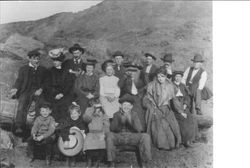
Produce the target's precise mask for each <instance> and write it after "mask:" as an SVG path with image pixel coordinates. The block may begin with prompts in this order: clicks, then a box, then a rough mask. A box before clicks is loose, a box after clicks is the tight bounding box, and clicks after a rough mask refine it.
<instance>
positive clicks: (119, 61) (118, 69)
mask: <svg viewBox="0 0 250 168" xmlns="http://www.w3.org/2000/svg"><path fill="white" fill-rule="evenodd" d="M113 58H114V60H115V65H114V70H115V76H116V77H117V78H119V79H121V78H122V77H123V76H124V75H125V72H126V70H125V68H124V66H123V61H124V55H123V54H122V52H121V51H116V52H115V53H114V54H113Z"/></svg>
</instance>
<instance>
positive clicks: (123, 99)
mask: <svg viewBox="0 0 250 168" xmlns="http://www.w3.org/2000/svg"><path fill="white" fill-rule="evenodd" d="M124 102H129V103H131V104H134V103H135V100H134V98H133V96H131V95H129V94H125V95H124V96H122V97H121V98H120V99H119V103H120V104H122V103H124Z"/></svg>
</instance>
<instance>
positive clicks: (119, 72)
mask: <svg viewBox="0 0 250 168" xmlns="http://www.w3.org/2000/svg"><path fill="white" fill-rule="evenodd" d="M114 71H115V76H116V77H117V78H119V79H121V78H122V77H123V76H124V75H125V73H126V69H125V67H124V66H123V65H121V66H120V70H118V65H117V64H116V65H115V66H114Z"/></svg>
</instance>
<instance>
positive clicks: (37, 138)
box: [36, 135, 44, 141]
mask: <svg viewBox="0 0 250 168" xmlns="http://www.w3.org/2000/svg"><path fill="white" fill-rule="evenodd" d="M43 138H44V137H43V136H42V135H40V136H38V137H36V140H37V141H41V140H43Z"/></svg>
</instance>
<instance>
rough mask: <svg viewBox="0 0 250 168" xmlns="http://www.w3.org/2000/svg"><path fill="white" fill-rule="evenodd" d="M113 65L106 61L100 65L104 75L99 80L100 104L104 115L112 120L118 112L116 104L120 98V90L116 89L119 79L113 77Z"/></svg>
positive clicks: (117, 104)
mask: <svg viewBox="0 0 250 168" xmlns="http://www.w3.org/2000/svg"><path fill="white" fill-rule="evenodd" d="M113 65H114V63H113V61H112V60H107V61H105V62H104V63H103V64H102V70H103V71H105V73H106V75H105V76H103V77H101V78H100V80H99V81H100V102H101V104H102V106H103V109H104V112H105V114H107V116H108V118H110V119H112V118H113V114H114V113H115V112H117V111H118V110H119V107H120V104H119V102H118V99H119V96H120V88H119V87H118V81H119V78H117V77H116V76H114V67H113Z"/></svg>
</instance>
